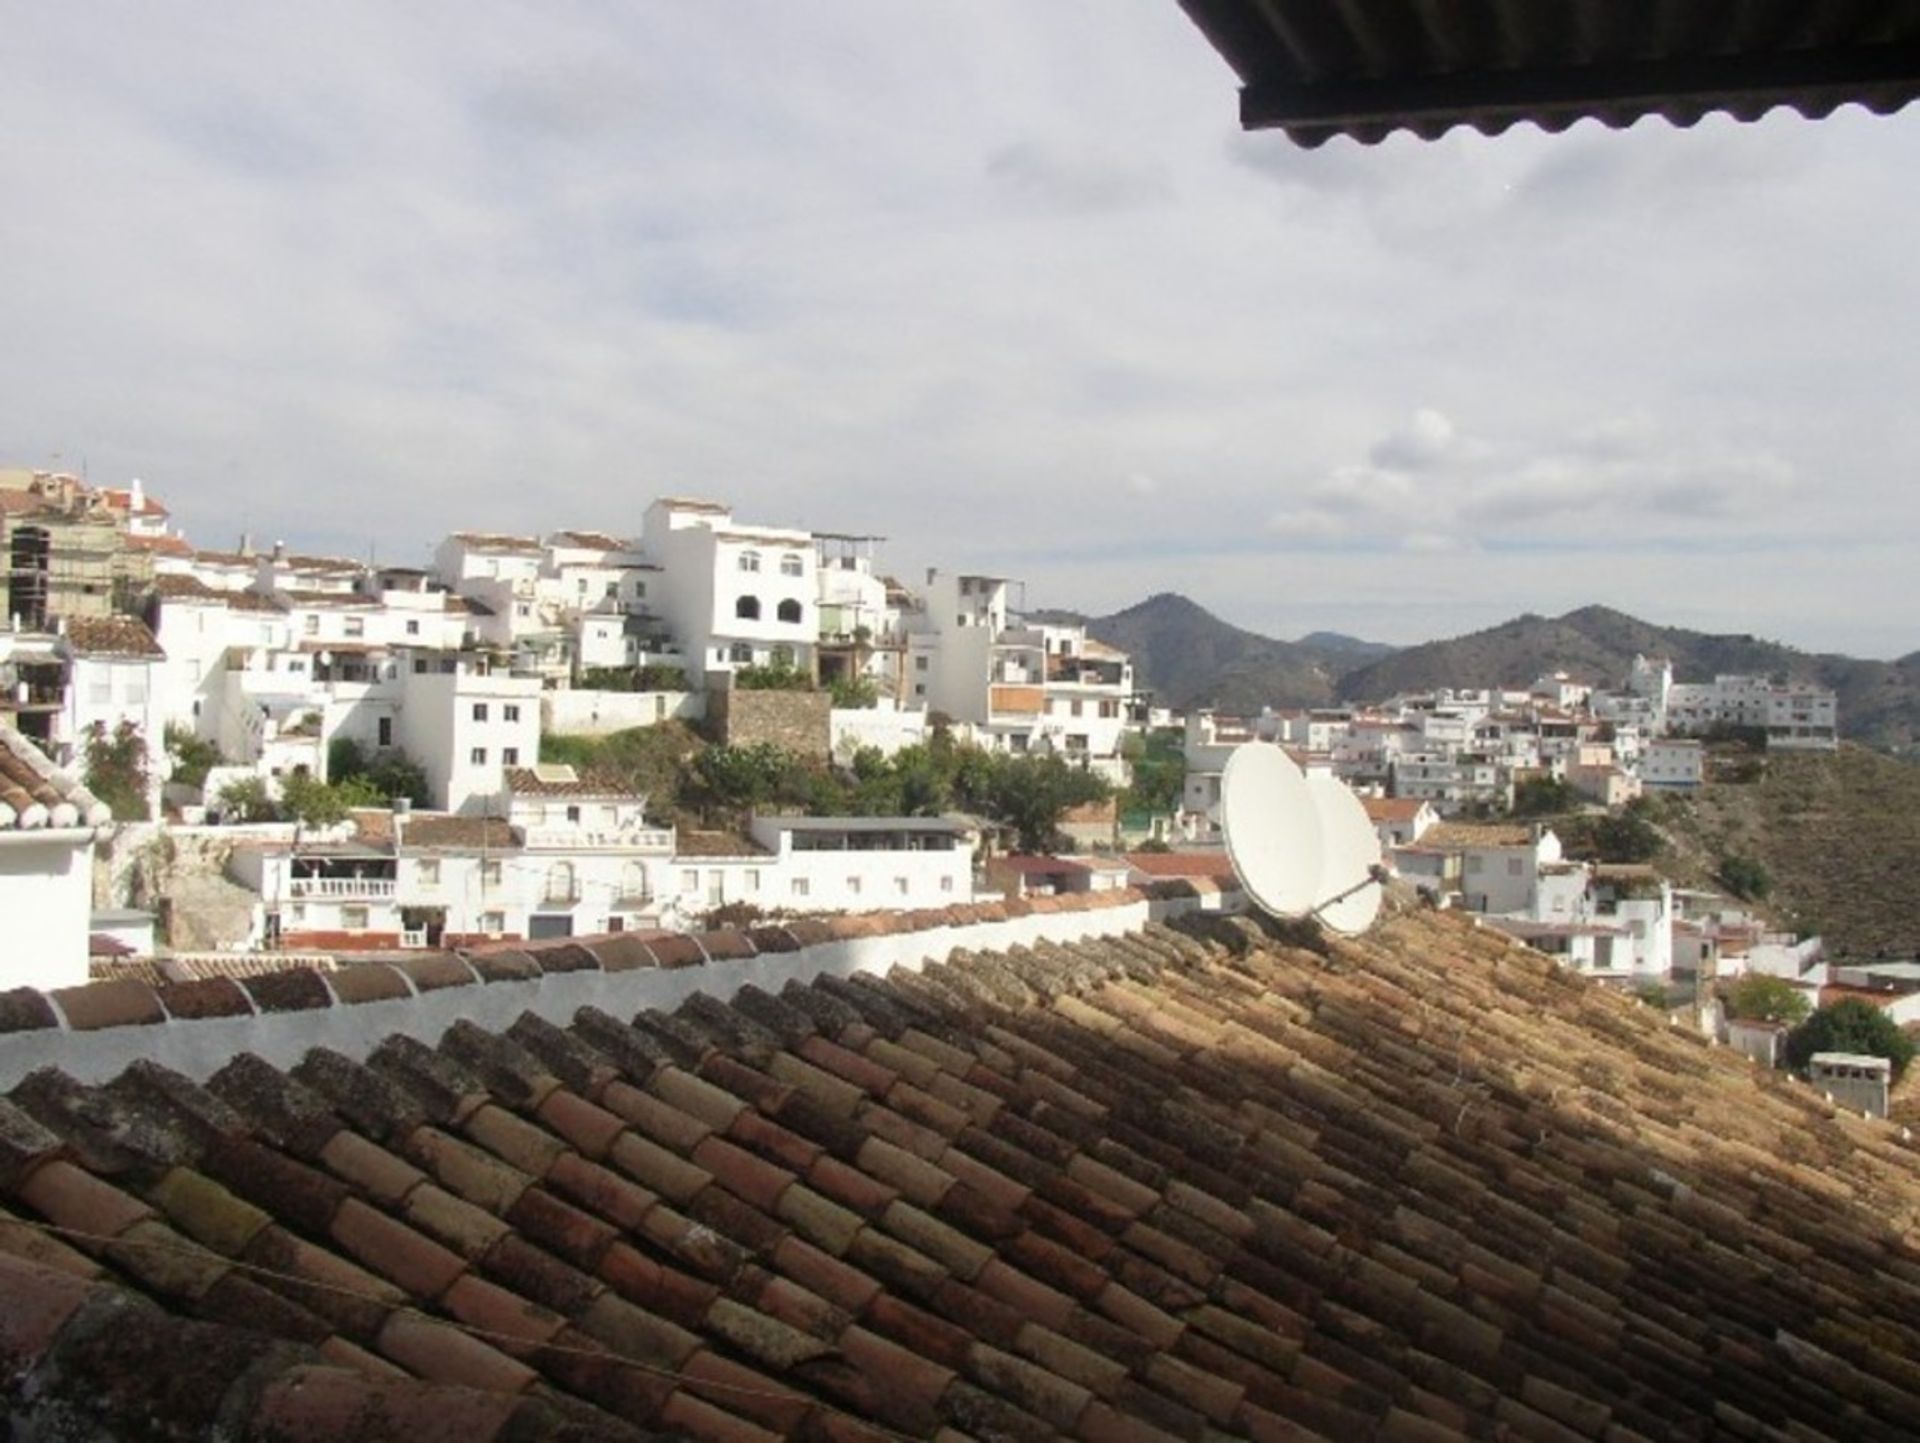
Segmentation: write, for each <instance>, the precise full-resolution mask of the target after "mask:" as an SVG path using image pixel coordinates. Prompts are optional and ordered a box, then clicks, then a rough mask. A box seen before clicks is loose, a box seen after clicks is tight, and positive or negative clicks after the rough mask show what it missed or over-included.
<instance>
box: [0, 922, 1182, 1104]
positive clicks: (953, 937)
mask: <svg viewBox="0 0 1920 1443" xmlns="http://www.w3.org/2000/svg"><path fill="white" fill-rule="evenodd" d="M1109 895H1110V896H1112V897H1113V898H1114V899H1115V902H1114V903H1110V904H1102V905H1100V906H1097V907H1087V908H1085V909H1077V910H1066V909H1062V910H1058V911H1039V910H1036V911H1034V912H1033V913H1031V914H1030V915H1026V916H1016V917H1009V918H1007V919H1005V920H982V921H973V922H968V923H966V924H964V925H946V926H933V927H922V928H920V929H918V930H904V931H896V932H889V933H885V934H883V935H876V936H853V937H846V938H842V939H838V940H831V941H822V942H816V943H814V944H812V945H810V946H803V947H800V948H799V949H797V950H793V951H785V952H779V951H769V952H763V953H760V954H758V955H755V956H750V957H742V958H737V959H729V960H710V961H707V962H704V963H699V964H696V965H692V966H676V967H664V966H661V967H635V968H630V969H628V970H625V971H602V970H594V969H591V968H582V969H579V970H573V971H550V972H545V973H544V974H542V975H540V976H536V977H529V978H526V979H524V980H508V981H490V982H483V981H482V980H481V975H480V973H479V972H478V971H477V970H475V971H473V976H472V980H471V981H470V982H469V983H467V984H466V985H454V986H440V987H436V988H435V989H433V990H430V991H419V990H414V991H411V995H407V996H398V997H392V998H388V999H385V1000H380V1001H368V1002H358V1003H353V1004H351V1005H349V1004H348V1003H345V1002H343V1001H341V1000H340V999H339V996H338V994H337V992H336V991H335V986H336V983H337V982H338V980H339V977H340V974H339V973H337V972H336V973H317V974H314V975H315V976H317V977H318V978H320V980H321V981H322V982H324V983H325V984H326V986H327V991H328V994H329V995H330V996H332V998H333V1003H332V1005H329V1006H319V1007H307V1008H302V1009H299V1010H290V1011H279V1012H275V1011H255V1012H249V1013H246V1014H243V1015H237V1016H223V1017H208V1018H198V1019H186V1018H180V1017H167V1018H166V1019H165V1020H163V1021H159V1022H151V1023H147V1024H145V1025H130V1026H113V1027H100V1028H94V1029H92V1030H72V1029H71V1028H70V1027H69V1026H68V1025H66V1019H65V1016H64V1008H63V1005H62V998H61V997H60V996H59V995H55V996H53V997H51V998H50V999H49V1000H50V1004H51V1005H52V1007H53V1009H54V1011H55V1012H56V1013H57V1014H61V1021H62V1025H61V1026H58V1027H40V1028H36V1029H32V1030H23V1031H15V1032H11V1033H7V1034H4V1035H0V1090H4V1089H6V1088H10V1087H12V1086H14V1085H15V1084H16V1083H17V1082H19V1081H20V1079H21V1078H23V1077H25V1076H26V1075H27V1074H28V1073H30V1072H32V1071H34V1070H35V1069H37V1068H41V1067H58V1068H60V1069H62V1070H63V1071H65V1072H67V1073H68V1074H70V1075H71V1076H73V1077H75V1078H77V1079H78V1080H80V1081H82V1082H92V1083H99V1082H106V1081H109V1080H111V1079H112V1078H114V1077H116V1076H118V1075H119V1074H120V1072H121V1071H122V1070H123V1069H125V1068H126V1067H127V1065H128V1064H129V1063H132V1062H135V1061H140V1060H146V1061H150V1062H155V1063H158V1064H160V1065H161V1066H164V1067H169V1068H172V1069H174V1070H175V1071H178V1072H181V1073H184V1074H185V1075H186V1076H188V1077H190V1078H193V1079H195V1080H196V1081H200V1080H204V1079H206V1078H208V1077H210V1076H212V1075H213V1074H214V1073H215V1072H217V1071H219V1070H220V1068H222V1067H224V1066H225V1065H226V1064H227V1063H228V1062H230V1061H231V1060H232V1059H233V1058H234V1057H236V1056H237V1055H239V1054H240V1053H242V1052H251V1053H254V1054H256V1055H258V1056H259V1057H262V1058H264V1059H265V1060H266V1061H268V1062H270V1063H272V1064H274V1065H275V1066H276V1067H289V1066H292V1065H293V1064H294V1063H297V1062H298V1061H299V1060H300V1059H301V1058H302V1057H304V1056H305V1055H306V1053H307V1051H308V1050H309V1049H310V1048H314V1047H326V1048H331V1049H333V1050H334V1051H337V1052H341V1053H344V1054H345V1055H347V1056H349V1057H353V1058H356V1059H358V1058H364V1057H366V1056H367V1055H368V1054H369V1053H370V1052H371V1051H372V1050H373V1049H374V1048H375V1047H376V1046H378V1045H379V1043H380V1042H381V1041H382V1040H384V1039H385V1038H387V1037H390V1036H393V1035H396V1034H400V1035H404V1036H407V1037H412V1038H415V1039H417V1040H419V1041H421V1042H425V1043H427V1044H429V1045H432V1044H434V1043H437V1042H438V1041H439V1039H440V1037H441V1035H442V1034H443V1033H444V1032H445V1031H446V1030H447V1029H448V1028H449V1027H451V1026H452V1025H453V1024H454V1023H455V1022H459V1021H467V1022H473V1023H476V1024H478V1025H479V1026H481V1027H485V1028H490V1029H495V1030H498V1029H502V1028H506V1027H508V1026H510V1025H512V1023H513V1022H514V1021H515V1020H516V1019H517V1018H518V1017H519V1016H520V1015H521V1014H522V1013H523V1012H531V1013H533V1014H535V1015H536V1016H539V1017H542V1018H545V1019H546V1020H547V1021H549V1022H553V1023H556V1024H559V1025H563V1026H564V1025H565V1024H567V1023H569V1022H571V1021H572V1020H573V1016H574V1014H575V1013H576V1012H577V1011H579V1009H580V1008H582V1007H597V1008H599V1009H601V1010H602V1011H604V1012H607V1013H610V1014H611V1015H613V1016H615V1017H620V1018H628V1017H632V1016H633V1015H634V1014H636V1013H638V1012H641V1011H644V1010H646V1009H648V1008H657V1009H660V1010H662V1011H671V1010H672V1009H674V1008H676V1007H678V1006H679V1005H680V1004H681V1003H682V1002H684V1001H686V1000H687V999H688V998H689V997H691V996H692V995H693V994H694V993H695V992H703V993H705V994H706V995H707V996H709V997H713V998H716V999H718V1000H719V1001H723V1002H724V1001H727V1000H730V999H731V998H732V997H733V995H734V994H735V993H736V992H738V991H739V990H740V989H741V988H742V987H744V986H746V985H748V984H749V983H751V984H753V985H754V986H757V987H760V988H762V989H764V990H766V991H769V992H775V993H777V992H779V991H780V989H781V988H783V987H785V986H786V984H787V983H788V982H790V981H798V982H802V983H805V982H810V981H812V980H813V979H814V978H816V977H820V976H833V977H850V976H852V975H854V974H855V973H860V972H868V973H885V972H887V971H889V970H890V969H892V968H894V967H905V968H907V969H908V970H910V971H916V972H917V971H919V970H920V969H921V968H922V967H925V966H926V965H927V964H928V963H931V962H941V961H945V960H946V959H947V958H948V957H949V956H951V955H952V954H953V952H954V951H955V950H956V949H958V948H966V949H967V950H969V951H973V952H1000V951H1005V950H1007V949H1008V948H1011V947H1016V946H1025V947H1031V946H1033V945H1035V944H1037V943H1040V942H1053V943H1058V944H1063V945H1064V944H1068V943H1073V942H1079V941H1084V940H1087V939H1089V938H1097V937H1112V936H1120V935H1123V934H1126V933H1130V932H1137V931H1139V930H1140V929H1141V928H1143V927H1145V926H1146V925H1147V923H1148V921H1149V916H1148V906H1149V904H1148V903H1147V902H1146V901H1145V900H1144V899H1142V898H1140V897H1139V895H1138V894H1137V893H1135V894H1123V893H1113V894H1109ZM375 965H384V964H375ZM460 965H461V966H463V967H468V968H469V970H472V969H471V964H468V963H465V962H462V963H461V964H460ZM96 985H99V984H96ZM105 985H111V986H129V985H137V984H120V983H115V984H105ZM409 987H410V988H411V984H409ZM155 995H156V996H157V997H158V998H159V999H160V1000H161V1003H162V1004H163V1005H164V1001H165V998H166V989H164V988H161V989H158V991H157V992H156V994H155ZM68 1000H69V1001H71V999H68Z"/></svg>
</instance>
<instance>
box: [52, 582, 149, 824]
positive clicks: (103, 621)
mask: <svg viewBox="0 0 1920 1443" xmlns="http://www.w3.org/2000/svg"><path fill="white" fill-rule="evenodd" d="M61 631H62V649H63V650H64V651H65V652H66V654H67V656H68V659H69V660H68V665H69V668H70V669H69V672H68V677H67V705H66V713H65V718H64V720H65V726H64V728H63V730H64V732H65V734H66V737H67V739H68V748H69V751H68V755H67V763H68V765H69V766H71V767H73V768H74V769H75V770H76V771H80V770H84V768H85V767H86V760H87V743H88V740H89V738H90V737H91V736H92V734H93V732H94V729H95V728H98V729H99V730H100V732H101V734H102V735H104V736H106V737H109V738H110V737H112V736H113V735H114V734H115V733H116V732H117V731H118V730H119V728H120V727H121V726H123V725H127V726H131V727H133V728H134V730H135V731H136V732H138V734H139V736H140V740H141V744H142V746H143V748H144V750H145V753H146V755H145V762H146V772H147V807H148V810H149V812H150V813H151V814H153V815H155V816H158V815H159V803H160V788H161V784H162V783H163V781H164V780H165V772H166V767H167V757H166V726H167V714H166V694H165V687H164V684H163V683H164V680H165V677H164V672H163V670H162V663H164V661H165V660H166V654H165V653H164V652H163V651H162V650H161V649H160V643H159V642H158V641H157V640H155V638H154V635H153V633H152V632H151V631H149V630H148V629H147V624H146V623H145V622H144V621H141V620H140V619H139V618H137V617H132V616H74V617H68V618H65V619H63V621H62V622H61Z"/></svg>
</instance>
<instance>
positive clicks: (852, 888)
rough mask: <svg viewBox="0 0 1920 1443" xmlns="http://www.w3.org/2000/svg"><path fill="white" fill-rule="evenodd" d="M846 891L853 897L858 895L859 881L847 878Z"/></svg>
mask: <svg viewBox="0 0 1920 1443" xmlns="http://www.w3.org/2000/svg"><path fill="white" fill-rule="evenodd" d="M847 891H848V892H849V893H851V894H852V895H853V896H855V897H858V896H859V895H860V879H859V878H858V877H849V878H847Z"/></svg>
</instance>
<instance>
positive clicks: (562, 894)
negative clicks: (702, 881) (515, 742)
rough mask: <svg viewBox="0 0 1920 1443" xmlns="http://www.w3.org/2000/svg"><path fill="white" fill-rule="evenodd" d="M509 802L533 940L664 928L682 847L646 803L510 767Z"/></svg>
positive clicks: (556, 770) (551, 773)
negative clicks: (653, 819)
mask: <svg viewBox="0 0 1920 1443" xmlns="http://www.w3.org/2000/svg"><path fill="white" fill-rule="evenodd" d="M501 803H502V805H501V810H503V811H504V812H505V813H506V816H507V820H508V821H509V822H510V823H511V824H512V826H513V829H514V832H515V833H516V835H517V836H518V837H519V839H520V855H519V856H518V858H516V861H515V865H516V866H517V867H518V868H519V869H520V870H521V871H522V872H523V873H524V875H525V878H526V886H525V887H523V892H524V893H525V895H526V898H527V907H528V917H527V935H528V936H529V937H565V936H575V935H582V934H587V933H597V932H622V931H626V930H628V929H630V928H634V927H640V926H651V925H658V923H659V922H660V920H661V903H660V896H661V894H662V893H663V892H670V891H671V871H672V863H673V855H674V840H675V839H674V831H673V828H671V827H658V826H654V825H653V824H651V823H650V822H649V821H648V820H647V815H646V807H647V799H646V798H645V797H644V796H640V795H638V794H636V793H633V792H628V791H621V790H619V789H617V788H612V787H608V786H606V785H603V784H601V783H597V782H595V781H593V780H592V779H590V778H582V777H581V776H580V775H579V774H578V773H577V772H575V771H574V769H573V768H572V767H567V766H551V765H544V766H539V765H537V766H531V767H510V768H508V769H507V773H506V786H505V788H504V790H503V792H502V796H501ZM404 826H405V824H404V823H403V835H404Z"/></svg>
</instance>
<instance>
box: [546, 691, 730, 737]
mask: <svg viewBox="0 0 1920 1443" xmlns="http://www.w3.org/2000/svg"><path fill="white" fill-rule="evenodd" d="M706 700H707V699H706V695H705V694H704V693H702V692H697V691H585V690H580V689H575V690H573V691H547V692H542V693H541V694H540V729H541V731H542V732H558V733H561V734H564V735H568V736H583V737H602V736H607V735H610V734H611V733H613V732H623V731H630V730H632V729H633V728H634V727H650V726H655V725H657V724H658V723H660V722H663V721H698V720H699V719H700V718H701V717H703V716H705V715H706V714H707V705H706Z"/></svg>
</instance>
